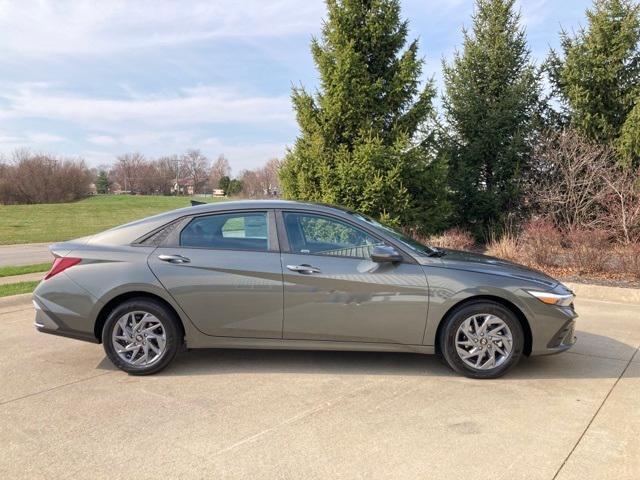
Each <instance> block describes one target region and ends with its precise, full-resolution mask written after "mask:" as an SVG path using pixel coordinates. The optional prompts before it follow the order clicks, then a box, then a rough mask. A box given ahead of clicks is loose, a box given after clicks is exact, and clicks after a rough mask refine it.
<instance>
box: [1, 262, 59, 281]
mask: <svg viewBox="0 0 640 480" xmlns="http://www.w3.org/2000/svg"><path fill="white" fill-rule="evenodd" d="M50 268H51V262H49V263H36V264H35V265H21V266H19V267H13V266H10V267H0V278H2V277H12V276H14V275H24V274H26V273H37V272H46V271H48V270H49V269H50Z"/></svg>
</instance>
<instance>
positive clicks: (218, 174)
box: [209, 155, 231, 188]
mask: <svg viewBox="0 0 640 480" xmlns="http://www.w3.org/2000/svg"><path fill="white" fill-rule="evenodd" d="M222 177H231V166H230V165H229V160H227V158H226V157H225V156H224V155H220V156H219V157H218V158H217V160H216V161H215V162H213V166H212V167H211V173H210V174H209V185H211V188H219V187H220V179H221V178H222Z"/></svg>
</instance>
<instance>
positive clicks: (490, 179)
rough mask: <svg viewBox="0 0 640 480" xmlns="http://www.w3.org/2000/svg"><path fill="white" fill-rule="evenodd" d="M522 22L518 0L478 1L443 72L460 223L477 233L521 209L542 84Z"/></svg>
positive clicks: (453, 185)
mask: <svg viewBox="0 0 640 480" xmlns="http://www.w3.org/2000/svg"><path fill="white" fill-rule="evenodd" d="M519 22H520V16H519V14H518V13H516V12H515V11H514V0H478V2H477V4H476V10H475V13H474V15H473V29H472V31H471V32H469V31H467V30H464V31H463V33H464V43H463V51H462V53H459V52H456V54H455V57H454V59H453V62H452V63H451V64H446V63H445V64H444V67H443V68H444V82H445V98H444V103H443V105H444V110H445V115H446V119H447V124H448V125H447V126H448V127H449V132H450V134H449V138H448V142H447V145H446V147H445V151H446V152H447V154H448V156H449V170H450V172H449V173H450V174H449V179H450V181H449V183H450V186H451V190H452V192H453V196H454V199H455V202H454V205H455V209H456V215H455V220H456V222H457V223H459V224H460V225H463V226H465V227H467V228H470V229H471V230H472V231H473V232H474V233H475V234H476V235H483V234H486V233H487V231H488V229H492V228H497V227H500V226H501V225H502V223H503V222H504V221H505V219H506V216H507V214H508V213H510V212H514V211H515V210H516V209H517V208H518V207H519V205H520V200H521V192H520V177H521V175H522V173H523V171H524V170H525V169H526V168H527V165H528V163H529V162H530V156H531V149H532V143H533V137H534V134H535V131H536V122H537V119H538V107H539V94H540V82H539V75H538V73H537V71H536V69H535V67H534V65H533V64H532V62H531V60H530V52H529V50H528V48H527V44H526V38H525V33H524V30H523V29H522V28H521V27H520V24H519Z"/></svg>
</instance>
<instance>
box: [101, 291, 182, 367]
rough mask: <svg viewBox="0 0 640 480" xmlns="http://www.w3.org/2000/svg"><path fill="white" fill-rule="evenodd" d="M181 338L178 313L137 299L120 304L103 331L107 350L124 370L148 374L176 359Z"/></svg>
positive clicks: (145, 299)
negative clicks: (176, 315) (176, 314)
mask: <svg viewBox="0 0 640 480" xmlns="http://www.w3.org/2000/svg"><path fill="white" fill-rule="evenodd" d="M180 341H181V336H180V328H179V326H178V320H177V319H176V318H175V314H173V312H171V311H170V310H169V309H167V308H166V307H165V306H164V305H162V304H161V303H160V302H157V301H155V300H153V299H149V298H135V299H131V300H127V301H125V302H123V303H122V304H120V305H118V306H117V307H116V308H115V309H113V310H112V311H111V313H110V314H109V316H108V317H107V321H106V322H105V325H104V328H103V330H102V343H103V345H104V350H105V352H106V354H107V356H108V357H109V359H110V360H111V361H112V362H113V364H114V365H115V366H116V367H118V368H119V369H121V370H124V371H125V372H127V373H130V374H134V375H149V374H152V373H156V372H159V371H160V370H162V369H163V368H165V367H166V366H167V365H168V364H169V363H170V362H171V361H172V360H173V358H174V357H175V355H176V353H177V351H178V348H179V346H180Z"/></svg>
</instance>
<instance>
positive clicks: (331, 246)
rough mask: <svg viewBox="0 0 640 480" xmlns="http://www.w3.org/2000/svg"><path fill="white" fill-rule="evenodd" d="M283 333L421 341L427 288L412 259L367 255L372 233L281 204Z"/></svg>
mask: <svg viewBox="0 0 640 480" xmlns="http://www.w3.org/2000/svg"><path fill="white" fill-rule="evenodd" d="M279 221H280V222H281V224H282V228H281V231H282V229H284V230H285V231H286V237H287V240H288V242H287V243H288V251H283V252H282V265H283V278H284V306H285V309H284V332H283V335H284V338H285V339H306V340H334V341H346V342H385V343H402V344H414V345H420V344H422V338H423V335H424V329H425V325H426V319H427V306H428V296H427V293H428V288H427V280H426V277H425V274H424V272H423V270H422V268H421V267H420V266H419V265H417V264H413V263H394V264H392V263H374V262H372V261H371V259H370V253H371V250H372V248H373V247H374V246H375V245H380V244H384V242H383V241H382V240H381V239H380V238H376V237H375V236H373V235H371V234H369V233H367V232H365V231H364V230H362V229H360V228H359V227H357V226H355V225H353V224H351V223H350V222H346V221H343V220H342V219H338V218H336V217H332V216H328V215H318V214H313V213H306V212H296V211H290V212H286V211H284V212H282V216H281V218H280V219H279Z"/></svg>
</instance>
